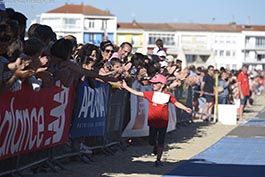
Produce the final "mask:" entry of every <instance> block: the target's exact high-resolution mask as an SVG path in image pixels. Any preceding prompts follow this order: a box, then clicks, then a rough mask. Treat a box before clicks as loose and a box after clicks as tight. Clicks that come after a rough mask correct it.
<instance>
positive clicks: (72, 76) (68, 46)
mask: <svg viewBox="0 0 265 177" xmlns="http://www.w3.org/2000/svg"><path fill="white" fill-rule="evenodd" d="M50 53H51V57H50V61H49V65H48V71H49V72H51V73H52V74H53V77H54V80H55V81H56V80H61V82H62V83H63V85H64V86H66V87H69V86H70V85H71V84H72V83H73V81H74V80H76V79H79V78H80V77H82V76H87V77H92V78H98V79H100V80H101V81H104V82H107V83H109V84H115V85H116V87H118V88H120V87H121V84H120V83H119V82H117V80H116V79H115V78H112V77H107V76H101V75H99V74H98V71H94V70H87V69H84V68H82V67H81V66H80V65H78V64H76V63H75V62H74V61H72V60H70V57H71V54H72V43H71V42H70V41H69V40H67V39H63V38H62V39H59V40H57V41H56V42H55V43H54V44H53V45H52V47H51V52H50ZM87 57H89V56H87Z"/></svg>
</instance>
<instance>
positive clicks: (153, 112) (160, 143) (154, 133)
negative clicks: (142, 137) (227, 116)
mask: <svg viewBox="0 0 265 177" xmlns="http://www.w3.org/2000/svg"><path fill="white" fill-rule="evenodd" d="M150 82H151V83H152V86H153V91H146V92H140V91H137V90H134V89H132V88H130V87H129V86H128V85H127V84H126V82H125V81H123V85H122V86H123V88H124V89H126V90H127V91H129V92H130V93H132V94H135V95H137V96H141V97H144V98H145V99H147V100H148V102H149V112H148V126H149V144H150V145H151V146H154V151H153V153H154V154H155V155H156V161H155V165H156V166H160V165H162V162H161V157H162V153H163V148H164V143H165V137H166V133H167V126H168V119H169V118H168V103H173V104H174V105H175V106H176V107H178V108H180V109H182V110H184V111H186V112H188V113H191V112H192V110H191V109H190V108H188V107H186V106H184V105H183V104H181V103H180V102H178V101H177V99H176V98H175V97H174V96H173V95H172V94H171V93H169V92H167V91H165V89H166V83H167V79H166V77H165V76H163V75H162V74H157V75H156V76H154V77H153V78H152V79H151V80H150Z"/></svg>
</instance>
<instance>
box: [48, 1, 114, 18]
mask: <svg viewBox="0 0 265 177" xmlns="http://www.w3.org/2000/svg"><path fill="white" fill-rule="evenodd" d="M46 13H69V14H84V15H102V16H103V15H107V16H114V15H112V14H111V13H110V12H109V11H108V10H100V9H97V8H95V7H93V6H90V5H84V4H67V3H66V4H65V5H64V6H61V7H58V8H56V9H53V10H50V11H48V12H46Z"/></svg>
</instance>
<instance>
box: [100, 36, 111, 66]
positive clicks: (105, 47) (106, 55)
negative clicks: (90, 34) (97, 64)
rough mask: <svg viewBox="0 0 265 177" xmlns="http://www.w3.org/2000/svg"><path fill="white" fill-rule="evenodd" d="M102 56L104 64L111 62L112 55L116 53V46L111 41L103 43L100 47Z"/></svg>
mask: <svg viewBox="0 0 265 177" xmlns="http://www.w3.org/2000/svg"><path fill="white" fill-rule="evenodd" d="M99 48H100V51H101V55H102V62H103V63H106V62H107V61H108V60H110V58H111V56H112V54H113V53H114V45H113V44H112V42H111V41H110V40H107V41H102V42H101V43H100V45H99Z"/></svg>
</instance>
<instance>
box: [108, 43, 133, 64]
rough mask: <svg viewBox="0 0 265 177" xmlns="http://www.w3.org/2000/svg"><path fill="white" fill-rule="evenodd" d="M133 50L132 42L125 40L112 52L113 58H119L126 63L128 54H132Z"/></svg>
mask: <svg viewBox="0 0 265 177" xmlns="http://www.w3.org/2000/svg"><path fill="white" fill-rule="evenodd" d="M131 52H132V44H131V43H129V42H123V43H121V45H120V47H119V49H118V51H117V52H114V53H113V54H112V57H111V58H114V57H115V58H119V59H121V61H122V62H123V63H126V62H127V61H128V56H129V55H130V54H131Z"/></svg>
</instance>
